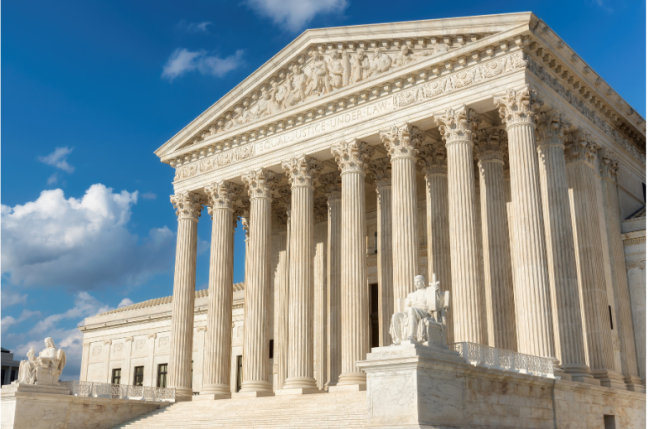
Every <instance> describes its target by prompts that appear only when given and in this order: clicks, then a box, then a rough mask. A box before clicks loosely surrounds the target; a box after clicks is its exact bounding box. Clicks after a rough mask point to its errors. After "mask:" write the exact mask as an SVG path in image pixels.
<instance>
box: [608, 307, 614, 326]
mask: <svg viewBox="0 0 650 429" xmlns="http://www.w3.org/2000/svg"><path fill="white" fill-rule="evenodd" d="M607 308H608V309H609V327H610V328H611V329H612V330H614V319H613V318H612V306H611V305H608V306H607Z"/></svg>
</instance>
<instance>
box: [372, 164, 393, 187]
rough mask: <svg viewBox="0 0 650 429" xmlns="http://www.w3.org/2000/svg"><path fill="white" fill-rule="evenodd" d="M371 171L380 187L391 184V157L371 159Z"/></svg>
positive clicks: (376, 184)
mask: <svg viewBox="0 0 650 429" xmlns="http://www.w3.org/2000/svg"><path fill="white" fill-rule="evenodd" d="M370 171H371V172H372V174H373V175H374V176H375V186H377V187H378V188H381V187H384V186H390V173H391V164H390V159H389V158H377V159H373V160H372V161H370Z"/></svg>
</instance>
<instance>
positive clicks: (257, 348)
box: [240, 169, 277, 396]
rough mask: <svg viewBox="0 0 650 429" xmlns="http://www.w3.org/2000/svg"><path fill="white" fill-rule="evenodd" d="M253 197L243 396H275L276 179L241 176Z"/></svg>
mask: <svg viewBox="0 0 650 429" xmlns="http://www.w3.org/2000/svg"><path fill="white" fill-rule="evenodd" d="M242 180H243V181H244V184H245V185H246V186H247V188H248V195H249V197H250V218H249V234H250V238H249V239H248V247H247V257H246V263H247V265H249V267H247V269H246V291H245V296H244V354H243V356H244V358H243V359H244V362H243V381H242V388H241V390H240V393H249V394H252V396H268V395H272V394H273V392H272V391H271V383H270V382H269V361H268V360H269V323H268V311H269V295H270V292H269V291H270V288H271V259H270V256H271V192H272V189H273V187H274V186H275V184H276V182H277V177H276V176H275V174H274V173H272V172H270V171H265V170H263V169H258V170H253V171H251V172H249V173H248V174H246V175H245V176H242Z"/></svg>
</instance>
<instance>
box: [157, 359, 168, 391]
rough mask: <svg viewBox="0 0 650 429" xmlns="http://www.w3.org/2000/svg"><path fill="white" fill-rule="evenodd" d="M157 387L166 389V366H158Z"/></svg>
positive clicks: (162, 364)
mask: <svg viewBox="0 0 650 429" xmlns="http://www.w3.org/2000/svg"><path fill="white" fill-rule="evenodd" d="M158 387H167V364H166V363H161V364H160V365H158Z"/></svg>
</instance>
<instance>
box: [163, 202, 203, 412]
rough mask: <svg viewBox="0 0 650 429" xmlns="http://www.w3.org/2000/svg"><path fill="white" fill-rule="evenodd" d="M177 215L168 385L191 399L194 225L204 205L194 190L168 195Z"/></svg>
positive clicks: (194, 272) (178, 393)
mask: <svg viewBox="0 0 650 429" xmlns="http://www.w3.org/2000/svg"><path fill="white" fill-rule="evenodd" d="M170 199H171V202H172V204H173V205H174V208H175V209H176V216H177V217H178V234H177V236H176V267H175V269H174V296H173V298H172V325H171V344H170V348H169V387H173V388H175V389H176V399H177V400H181V401H191V400H192V339H193V337H194V294H195V287H196V242H197V236H196V227H197V223H198V221H199V216H201V210H202V209H203V205H202V204H201V202H200V199H199V196H198V195H197V194H195V193H193V192H187V191H186V192H180V193H178V194H176V195H172V196H171V197H170Z"/></svg>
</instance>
